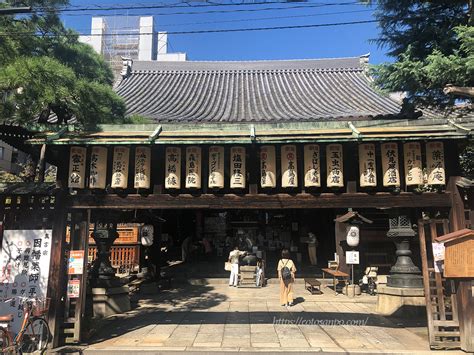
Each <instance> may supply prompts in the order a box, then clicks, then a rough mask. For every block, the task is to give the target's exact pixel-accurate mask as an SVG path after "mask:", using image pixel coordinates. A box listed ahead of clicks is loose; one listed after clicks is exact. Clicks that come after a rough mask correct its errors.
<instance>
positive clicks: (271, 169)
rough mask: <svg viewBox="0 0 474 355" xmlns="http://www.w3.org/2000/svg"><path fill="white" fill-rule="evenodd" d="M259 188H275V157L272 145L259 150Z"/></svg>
mask: <svg viewBox="0 0 474 355" xmlns="http://www.w3.org/2000/svg"><path fill="white" fill-rule="evenodd" d="M260 186H261V187H264V188H265V187H276V157H275V147H274V146H272V145H264V146H262V147H261V148H260Z"/></svg>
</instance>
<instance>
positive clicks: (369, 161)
mask: <svg viewBox="0 0 474 355" xmlns="http://www.w3.org/2000/svg"><path fill="white" fill-rule="evenodd" d="M375 164H376V163H375V145H374V144H372V143H364V144H359V174H360V179H359V183H360V186H361V187H370V186H377V173H376V167H375Z"/></svg>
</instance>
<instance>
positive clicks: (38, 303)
mask: <svg viewBox="0 0 474 355" xmlns="http://www.w3.org/2000/svg"><path fill="white" fill-rule="evenodd" d="M18 298H19V299H24V300H25V301H24V303H23V313H24V315H23V321H22V324H21V328H20V331H19V332H18V334H17V335H16V336H14V335H13V333H12V332H11V331H10V329H9V328H10V323H11V321H12V320H13V314H8V315H3V316H0V323H4V324H6V326H5V325H2V326H0V350H1V353H2V354H22V353H32V352H35V351H40V352H41V351H43V350H45V349H46V346H47V345H48V342H49V339H50V332H49V326H48V323H47V322H46V320H45V319H44V315H45V314H46V313H47V312H48V309H49V303H50V299H49V298H44V299H29V298H23V297H18ZM11 300H12V299H10V300H9V301H11Z"/></svg>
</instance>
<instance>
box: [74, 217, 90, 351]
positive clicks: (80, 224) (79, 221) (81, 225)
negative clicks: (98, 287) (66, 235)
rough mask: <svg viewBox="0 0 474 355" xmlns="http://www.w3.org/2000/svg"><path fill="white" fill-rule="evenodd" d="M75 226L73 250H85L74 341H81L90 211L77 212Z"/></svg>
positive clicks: (75, 309) (76, 303) (77, 277)
mask: <svg viewBox="0 0 474 355" xmlns="http://www.w3.org/2000/svg"><path fill="white" fill-rule="evenodd" d="M74 215H75V218H74V219H75V224H76V225H77V232H76V233H74V234H73V233H71V250H84V259H83V264H82V267H83V274H82V275H75V276H74V278H75V279H79V280H80V289H79V298H78V299H77V300H76V302H75V305H74V307H75V308H74V316H75V319H74V333H73V341H75V342H80V341H81V329H82V321H83V319H84V318H85V307H86V286H87V255H88V246H89V223H90V210H87V211H80V212H75V213H74Z"/></svg>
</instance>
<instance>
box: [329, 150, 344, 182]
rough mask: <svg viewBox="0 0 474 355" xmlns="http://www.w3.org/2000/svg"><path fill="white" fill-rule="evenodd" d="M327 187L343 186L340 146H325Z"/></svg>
mask: <svg viewBox="0 0 474 355" xmlns="http://www.w3.org/2000/svg"><path fill="white" fill-rule="evenodd" d="M326 166H327V174H328V176H327V180H326V182H327V186H328V187H342V186H344V168H343V151H342V145H341V144H329V145H327V146H326Z"/></svg>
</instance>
